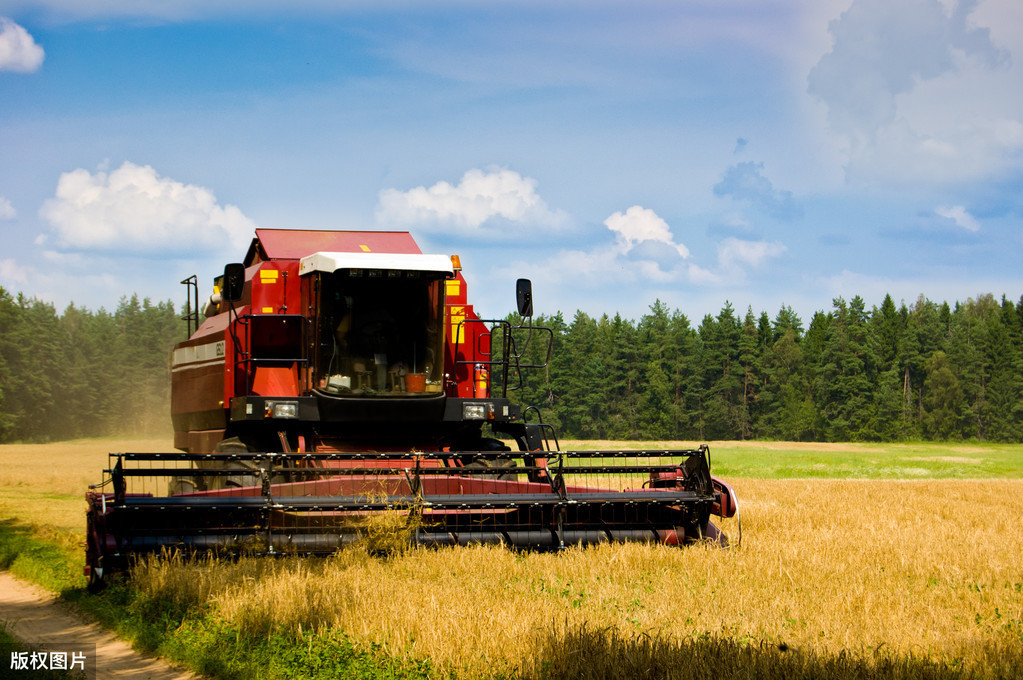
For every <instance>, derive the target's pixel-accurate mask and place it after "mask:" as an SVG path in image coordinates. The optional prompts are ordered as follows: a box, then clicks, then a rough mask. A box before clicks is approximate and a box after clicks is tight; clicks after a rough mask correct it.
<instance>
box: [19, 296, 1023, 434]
mask: <svg viewBox="0 0 1023 680" xmlns="http://www.w3.org/2000/svg"><path fill="white" fill-rule="evenodd" d="M181 315H182V312H181V310H175V309H174V306H173V304H172V303H170V302H164V303H156V304H154V303H152V302H151V301H150V300H148V299H144V300H139V298H138V297H137V296H132V297H129V298H123V299H122V300H121V301H120V303H119V305H118V307H117V309H116V310H115V311H114V312H112V313H111V312H107V311H105V310H104V309H100V310H99V311H97V312H91V311H88V310H86V309H84V308H78V307H75V306H73V305H71V306H68V307H67V308H66V309H65V310H64V311H63V312H62V313H58V312H57V311H56V309H55V308H54V307H53V305H51V304H49V303H46V302H42V301H40V300H38V299H35V298H31V299H29V298H26V297H25V296H23V295H20V294H18V295H12V294H10V293H8V292H7V291H5V290H4V289H3V288H0V443H4V442H12V441H46V440H59V439H71V438H76V437H92V436H104V435H112V434H118V435H139V436H145V435H153V434H165V433H168V432H169V430H170V415H169V412H170V408H169V404H170V352H171V348H172V346H173V345H174V343H176V342H179V341H180V340H182V339H184V337H185V335H186V331H185V328H186V324H185V322H184V321H182V320H181V318H180V317H181ZM509 321H511V322H512V323H513V324H516V323H519V322H520V321H521V320H520V319H517V318H516V317H514V316H512V317H509ZM533 323H534V325H536V326H546V327H549V328H550V329H551V331H552V335H553V345H554V346H553V358H552V361H551V363H550V365H549V366H548V367H547V368H546V369H540V370H529V371H523V372H522V378H523V380H522V385H521V389H519V390H516V391H514V392H512V393H511V395H512V397H513V398H514V399H515V400H516V401H518V402H520V403H522V404H524V405H536V406H538V407H540V409H541V411H542V413H543V418H544V420H545V422H549V423H551V424H553V425H554V426H555V427H556V429H557V432H558V435H559V436H560V437H563V438H580V439H639V440H654V439H660V440H694V441H705V440H719V439H778V440H791V441H899V440H916V439H927V440H978V441H1013V442H1019V441H1023V298H1021V299H1020V301H1019V302H1016V303H1013V302H1012V301H1010V300H1007V299H1006V298H1005V297H1004V296H1003V297H1002V298H1001V300H1000V301H999V300H997V299H995V298H994V297H993V296H991V295H984V296H980V297H978V298H977V299H975V300H974V299H969V300H967V301H966V302H963V303H955V304H954V305H953V306H950V305H948V304H947V303H941V304H938V303H934V302H932V301H930V300H927V299H925V298H923V297H921V298H920V299H918V300H917V301H916V302H914V303H913V304H912V305H907V304H905V303H902V304H900V305H898V306H896V304H895V303H894V301H893V300H892V298H891V296H886V297H885V299H884V302H883V303H882V304H881V306H880V307H873V308H871V309H869V310H868V309H867V308H866V306H865V303H864V302H863V300H862V299H861V298H859V297H854V298H852V300H850V301H848V302H847V301H845V300H843V299H841V298H840V299H836V300H835V301H834V303H833V307H832V309H831V310H830V311H827V312H823V311H819V312H816V313H815V314H814V315H813V316H812V318H811V319H810V320H809V322H808V323H806V324H805V325H804V322H803V320H802V319H800V318H799V316H798V315H797V314H796V313H795V312H794V311H793V310H792V309H791V308H790V307H782V308H781V310H779V311H778V313H777V314H776V315H775V317H774V318H773V319H772V318H770V317H769V316H768V314H767V313H766V312H762V313H760V315H759V316H757V315H754V313H753V311H752V309H747V310H746V312H745V314H742V315H740V314H737V313H736V311H735V309H734V308H733V307H732V305H731V304H730V303H726V304H725V306H724V307H723V308H722V309H721V311H720V313H718V314H717V315H716V316H711V315H707V316H705V317H704V318H703V320H702V321H701V322H700V324H699V325H698V326H697V327H695V328H694V327H693V326H692V324H691V323H690V321H689V320H688V318H687V317H686V316H685V315H684V314H682V313H681V312H680V311H678V310H674V311H670V310H669V309H668V308H667V307H666V306H665V305H664V304H663V303H661V302H659V301H658V302H656V303H654V304H653V305H652V306H651V307H650V310H649V313H647V314H645V315H644V316H643V317H642V318H640V319H639V320H638V321H632V320H627V319H623V318H622V317H621V316H620V315H616V316H614V317H609V316H607V315H604V316H601V317H600V318H594V317H591V316H589V315H587V314H585V313H583V312H576V314H575V316H574V318H573V319H572V321H571V322H566V321H565V319H564V317H563V315H562V314H561V313H558V314H554V315H552V316H540V317H537V318H535V319H534V320H533ZM533 335H534V340H533V342H531V343H530V344H529V345H528V347H527V348H526V355H527V356H526V357H525V359H526V360H527V361H530V362H533V363H542V360H543V357H542V356H541V355H542V345H543V343H541V342H539V340H540V339H541V338H542V336H541V334H536V333H534V334H533ZM516 341H517V342H518V343H519V344H520V345H521V344H522V343H523V341H524V335H523V334H521V333H517V334H516Z"/></svg>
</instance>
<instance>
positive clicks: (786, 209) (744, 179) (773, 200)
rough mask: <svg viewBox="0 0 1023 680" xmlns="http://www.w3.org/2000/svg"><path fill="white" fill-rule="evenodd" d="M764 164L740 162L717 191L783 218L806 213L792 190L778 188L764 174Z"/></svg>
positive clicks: (715, 189)
mask: <svg viewBox="0 0 1023 680" xmlns="http://www.w3.org/2000/svg"><path fill="white" fill-rule="evenodd" d="M763 169H764V164H763V163H753V162H750V161H747V162H745V163H736V164H735V165H733V166H732V167H730V168H728V170H726V171H725V176H724V177H723V178H721V181H720V182H718V183H717V184H715V185H714V194H715V195H716V196H724V197H728V198H732V199H735V200H737V201H740V202H743V203H747V204H749V205H751V206H753V207H755V208H758V209H760V210H763V211H764V212H766V213H767V214H768V215H771V216H772V217H775V218H777V219H779V220H792V219H795V218H798V217H800V216H801V215H802V208H801V207H800V206H799V204H798V203H797V202H796V200H795V199H794V198H793V196H792V192H791V191H781V190H779V189H775V188H774V185H773V184H772V183H771V180H769V179H767V177H765V176H764V173H763Z"/></svg>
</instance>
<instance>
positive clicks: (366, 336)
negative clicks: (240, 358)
mask: <svg viewBox="0 0 1023 680" xmlns="http://www.w3.org/2000/svg"><path fill="white" fill-rule="evenodd" d="M319 276H320V277H321V279H320V287H319V288H320V290H319V312H320V313H319V319H320V322H319V328H318V329H317V338H318V339H317V343H316V345H317V346H316V353H317V356H316V357H315V360H314V366H313V372H314V375H313V377H314V385H315V386H316V387H317V388H318V389H319V390H320V391H323V392H326V393H327V394H333V395H338V396H345V395H351V396H370V395H372V396H403V397H410V396H412V397H414V396H420V395H427V394H431V393H434V394H435V393H437V392H440V391H442V389H443V385H442V377H443V376H442V375H441V374H442V372H443V362H444V355H443V347H444V325H443V323H442V320H443V309H444V300H443V295H442V291H443V282H444V275H443V274H440V273H436V272H423V271H406V270H338V271H335V272H333V273H323V274H320V275H319Z"/></svg>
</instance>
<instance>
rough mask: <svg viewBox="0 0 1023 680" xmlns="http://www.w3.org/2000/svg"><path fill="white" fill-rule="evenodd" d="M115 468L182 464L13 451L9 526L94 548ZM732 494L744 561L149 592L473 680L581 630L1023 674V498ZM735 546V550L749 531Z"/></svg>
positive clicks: (164, 583) (601, 557)
mask: <svg viewBox="0 0 1023 680" xmlns="http://www.w3.org/2000/svg"><path fill="white" fill-rule="evenodd" d="M834 446H837V447H838V449H837V452H838V453H848V450H847V448H841V446H840V445H834ZM110 450H115V451H132V450H133V451H161V450H169V448H168V445H167V442H165V441H159V440H143V441H96V440H94V441H86V442H71V443H64V444H55V445H38V446H3V447H0V512H2V514H3V515H4V516H5V517H8V518H12V519H14V520H16V521H18V522H21V523H24V524H28V525H31V526H34V527H36V528H37V529H39V530H40V531H41V532H42V533H44V534H46V535H52V534H54V533H56V534H58V535H63V534H68V535H69V537H70V536H78V537H80V536H81V535H82V528H83V526H84V509H85V504H84V498H83V496H84V491H85V487H86V486H87V485H88V484H89V483H94V482H98V481H100V480H101V478H102V474H101V470H102V468H103V467H104V466H105V465H106V462H107V458H106V453H107V452H108V451H110ZM718 450H719V451H720V450H721V449H720V448H719V449H718ZM874 453H875V452H871V455H874ZM815 455H816V454H815ZM819 455H826V452H824V453H821V454H819ZM877 455H884V452H883V451H882V452H878V453H877ZM898 455H904V454H898ZM912 455H927V456H942V455H944V453H943V450H942V449H937V450H936V451H927V452H924V453H922V454H920V453H916V452H914V453H913V454H912ZM955 455H956V456H963V455H966V454H965V453H962V452H955ZM969 455H972V456H981V455H986V454H984V452H983V451H981V452H980V453H970V454H969ZM721 458H722V457H721V456H720V455H719V456H718V460H721ZM730 481H731V482H732V483H733V485H734V487H735V489H736V493H737V495H738V497H739V499H740V509H741V517H742V545H741V547H738V548H735V547H733V548H732V549H728V550H721V549H717V548H712V547H704V546H692V547H688V548H683V549H678V548H668V547H662V546H647V545H604V546H600V547H596V548H590V549H577V548H571V549H568V550H565V551H562V552H560V553H519V552H514V551H511V550H506V549H502V548H493V547H491V548H484V547H470V548H455V549H439V550H438V549H412V550H407V551H399V552H396V553H394V554H391V555H390V556H388V557H379V556H375V555H372V554H370V552H368V551H367V550H365V549H357V548H356V549H349V550H346V551H344V552H342V553H340V554H338V555H336V556H335V557H333V558H330V559H325V560H323V559H320V560H317V559H289V560H272V559H267V560H261V559H242V560H238V561H235V562H231V561H205V562H189V563H181V561H179V560H178V561H175V560H164V561H160V560H155V561H150V562H147V563H144V564H143V565H141V567H140V568H139V569H138V570H137V571H136V573H135V581H134V583H135V585H136V586H137V587H138V588H140V589H141V590H142V591H143V592H144V593H148V595H150V596H153V597H156V598H172V599H175V600H177V601H178V602H179V603H182V604H188V605H194V606H196V607H197V608H205V611H207V612H208V615H209V616H212V617H214V618H216V619H219V620H222V621H223V622H224V623H226V624H227V625H230V626H232V627H235V628H237V629H239V630H242V631H245V632H249V633H256V634H260V635H262V634H271V633H273V632H285V633H288V632H297V631H300V630H301V631H324V632H331V633H333V632H336V631H342V632H343V633H345V634H347V635H348V636H349V637H351V638H352V639H354V640H356V641H360V642H363V643H366V644H371V643H375V644H378V645H382V646H383V649H384V650H385V651H386V652H387V653H388V654H390V655H393V656H396V657H399V658H401V657H407V658H413V659H427V660H429V661H430V662H431V663H433V664H434V665H435V666H436V667H437V668H438V669H442V670H449V671H455V672H457V673H458V674H459V675H463V676H467V677H490V676H492V675H493V674H495V673H506V674H514V673H516V672H525V671H526V670H528V668H529V667H530V664H532V663H534V658H533V657H534V656H535V654H536V653H537V650H538V649H540V648H542V647H545V646H549V645H550V644H551V642H550V641H551V640H566V639H572V636H573V635H575V634H577V633H578V632H579V631H581V630H590V631H611V632H612V634H613V636H616V637H617V638H620V639H624V640H632V641H635V640H640V641H642V640H657V641H668V642H671V641H685V640H694V639H705V638H707V637H708V636H710V637H713V638H714V639H723V640H731V641H736V642H738V643H739V644H750V645H758V644H759V645H762V644H764V643H767V644H771V645H775V646H777V645H782V646H786V647H788V648H792V649H800V650H807V651H809V652H812V653H820V654H825V655H835V654H840V653H843V652H846V653H852V654H857V655H860V654H862V655H865V656H869V655H870V654H872V653H873V652H874V651H876V650H884V651H885V653H888V654H894V655H898V656H905V655H912V656H914V657H916V658H923V659H931V660H934V661H938V662H945V663H948V664H951V665H952V666H954V667H966V668H970V669H974V670H976V671H977V672H978V673H980V674H981V675H989V676H992V677H994V676H997V675H998V673H999V671H998V670H997V669H999V668H1003V669H1004V664H1005V663H1006V659H1017V660H1019V659H1021V658H1023V653H1021V652H1020V650H1021V649H1023V526H1021V524H1023V523H1021V522H1020V518H1023V480H1019V479H1002V480H985V479H925V480H912V481H910V480H894V481H890V480H884V481H880V480H835V479H775V480H760V479H747V478H743V477H736V478H732V479H730ZM724 529H725V531H726V532H728V533H729V534H730V535H731V537H732V540H733V543H734V542H735V539H736V538H737V533H738V532H737V529H738V526H737V523H736V522H735V520H734V519H733V520H729V521H727V522H726V523H725V525H724ZM79 540H80V539H79ZM1010 677H1011V674H1010Z"/></svg>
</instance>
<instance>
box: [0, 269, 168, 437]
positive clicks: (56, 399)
mask: <svg viewBox="0 0 1023 680" xmlns="http://www.w3.org/2000/svg"><path fill="white" fill-rule="evenodd" d="M180 316H181V314H180V312H179V311H176V310H175V309H174V305H173V304H171V303H170V302H165V303H158V304H153V303H152V302H150V301H149V300H148V299H145V300H141V301H140V300H139V298H138V296H134V295H133V296H131V297H129V298H123V299H122V300H121V302H120V304H119V305H118V306H117V309H116V310H115V311H114V312H113V313H110V312H107V311H105V310H104V309H100V310H99V311H98V312H90V311H88V310H86V309H83V308H78V307H75V306H74V305H69V306H68V307H67V308H66V309H65V310H64V312H63V313H61V314H58V313H57V311H56V309H55V308H54V307H53V305H51V304H49V303H47V302H42V301H40V300H38V299H35V298H31V299H29V298H26V297H25V296H24V295H21V294H18V295H12V294H10V293H9V292H7V291H6V290H4V289H3V288H0V443H6V442H14V441H20V442H39V441H48V440H65V439H74V438H78V437H98V436H105V435H112V434H119V435H130V436H149V435H154V434H166V433H169V432H170V431H171V427H170V352H171V348H172V347H173V345H174V343H176V342H180V341H182V340H184V339H185V334H186V330H185V322H184V321H181V319H180V318H179V317H180Z"/></svg>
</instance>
